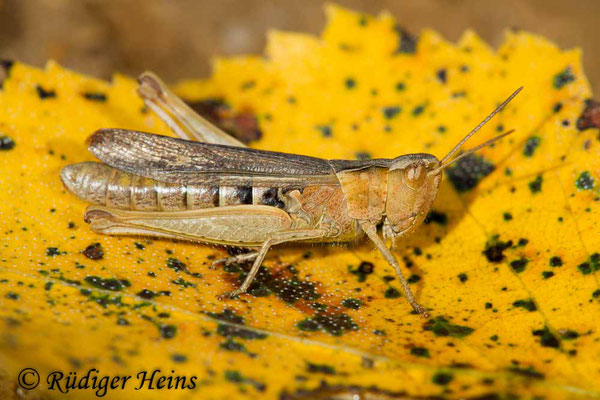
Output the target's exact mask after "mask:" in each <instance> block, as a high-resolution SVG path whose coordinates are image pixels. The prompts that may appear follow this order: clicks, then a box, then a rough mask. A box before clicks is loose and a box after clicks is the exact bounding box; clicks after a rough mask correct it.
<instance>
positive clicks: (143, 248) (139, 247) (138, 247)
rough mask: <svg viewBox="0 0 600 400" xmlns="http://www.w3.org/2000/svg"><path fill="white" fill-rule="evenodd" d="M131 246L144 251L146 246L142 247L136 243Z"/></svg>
mask: <svg viewBox="0 0 600 400" xmlns="http://www.w3.org/2000/svg"><path fill="white" fill-rule="evenodd" d="M133 245H134V246H135V247H136V248H137V249H138V250H145V249H146V246H144V245H143V244H142V243H138V242H133Z"/></svg>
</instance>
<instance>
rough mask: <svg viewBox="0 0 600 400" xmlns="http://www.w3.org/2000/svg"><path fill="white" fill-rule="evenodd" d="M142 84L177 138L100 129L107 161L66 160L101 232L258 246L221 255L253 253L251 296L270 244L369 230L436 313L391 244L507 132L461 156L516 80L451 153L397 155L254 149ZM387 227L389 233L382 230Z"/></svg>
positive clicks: (249, 257)
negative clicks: (449, 178) (452, 175)
mask: <svg viewBox="0 0 600 400" xmlns="http://www.w3.org/2000/svg"><path fill="white" fill-rule="evenodd" d="M139 83H140V84H139V87H138V93H139V95H140V96H141V97H142V98H143V100H144V102H145V104H146V106H147V107H148V108H150V109H151V110H152V111H154V112H155V113H156V114H157V115H158V116H159V117H160V118H161V119H162V120H163V121H164V122H165V123H166V124H167V125H168V126H169V127H170V128H171V129H172V130H173V132H175V134H176V135H177V136H179V138H172V137H166V136H160V135H154V134H149V133H143V132H135V131H129V130H122V129H101V130H98V131H96V132H95V133H94V134H92V135H91V136H90V137H89V138H88V140H87V145H88V148H89V150H90V152H91V153H92V154H94V155H95V156H96V157H97V158H98V159H99V160H101V161H102V162H103V163H98V162H83V163H78V164H73V165H68V166H66V167H65V168H63V169H62V171H61V179H62V181H63V183H64V185H65V186H66V187H67V189H68V190H69V191H71V192H72V193H73V194H75V195H76V196H78V197H79V198H81V199H83V200H85V201H88V202H91V203H94V204H95V205H92V206H89V207H88V208H87V210H86V212H85V216H84V219H85V221H86V222H88V223H89V224H90V227H91V229H92V230H93V231H94V232H98V233H103V234H109V235H145V236H153V237H162V238H171V239H180V240H188V241H194V242H203V243H210V244H218V245H227V246H237V247H243V248H249V249H251V250H252V251H251V252H249V253H245V254H240V255H237V256H233V257H229V258H224V259H221V260H217V261H215V262H214V263H213V266H214V265H216V264H218V263H226V264H231V263H238V262H250V261H253V264H252V268H251V269H250V272H249V273H248V275H247V277H246V278H245V280H244V282H243V283H242V285H241V286H240V287H239V288H238V289H236V290H233V291H232V292H229V293H225V294H223V295H221V296H219V297H220V298H221V299H225V298H231V297H235V296H238V295H240V294H242V293H244V292H245V291H246V290H247V289H248V287H249V286H250V284H251V283H252V280H253V279H254V277H255V276H256V273H257V272H258V269H259V267H260V265H261V264H262V262H263V260H264V258H265V255H266V254H267V252H268V250H269V249H270V248H271V247H272V246H274V245H277V244H280V243H285V242H313V243H315V242H350V241H354V240H356V239H359V238H361V237H363V236H365V235H366V236H367V237H368V238H369V239H370V240H371V241H372V242H373V244H374V245H375V246H376V247H377V249H378V250H379V251H380V252H381V254H382V255H383V257H384V258H385V259H386V260H387V262H388V263H389V264H390V265H391V266H392V267H393V268H394V270H395V271H396V274H397V275H398V278H399V280H400V283H401V284H402V287H403V289H404V292H405V295H406V298H407V300H408V302H409V303H410V305H411V306H412V307H413V309H414V310H415V311H416V312H418V313H420V314H423V315H424V316H427V315H428V313H427V311H426V309H425V308H424V307H422V306H421V305H420V304H418V303H417V301H416V300H415V297H414V295H413V293H412V291H411V289H410V288H409V286H408V283H407V282H406V279H405V278H404V275H403V273H402V270H401V269H400V265H399V263H398V260H397V259H396V257H395V256H394V254H393V253H392V251H391V250H390V249H388V247H387V245H386V241H388V240H390V241H391V242H392V243H393V244H395V243H397V241H398V240H399V239H400V238H403V237H406V236H408V235H410V234H411V232H413V231H415V229H417V228H418V227H419V225H420V224H421V223H422V222H423V220H424V219H425V217H426V215H427V213H428V212H429V210H430V208H431V205H432V203H433V201H434V199H435V197H436V194H437V192H438V187H439V185H440V181H441V179H442V171H443V170H444V169H445V168H446V167H448V165H450V164H452V163H453V162H455V161H457V160H459V159H460V158H461V157H464V156H466V155H468V154H471V153H472V152H474V151H476V150H478V149H480V148H481V147H483V146H487V145H489V144H490V143H492V142H494V141H496V140H498V139H500V138H502V137H504V136H506V135H508V134H509V133H511V132H512V131H511V132H506V133H504V134H502V135H499V136H497V137H495V138H493V139H491V140H489V141H487V142H485V143H483V144H481V145H479V146H477V147H475V148H473V149H470V150H468V151H466V152H463V153H462V154H460V155H458V156H456V157H454V158H453V159H451V158H452V156H453V155H454V154H455V153H456V152H457V151H458V150H459V149H460V148H461V146H462V145H463V144H464V143H465V142H466V141H467V140H468V139H469V138H470V137H471V136H472V135H473V134H474V133H475V132H477V131H478V130H479V129H480V128H481V127H482V126H483V125H485V124H486V123H487V122H488V121H489V120H490V119H491V118H492V117H493V116H494V115H495V114H496V113H498V112H499V111H500V110H501V109H502V108H503V107H505V106H506V104H508V102H510V101H511V100H512V98H513V97H515V96H516V95H517V93H519V91H520V90H521V89H522V88H519V89H517V90H516V91H515V92H514V93H513V94H512V95H511V96H510V97H508V99H506V100H505V101H504V102H503V103H502V104H500V105H499V106H498V107H497V108H496V109H495V110H494V111H493V112H492V113H491V114H490V115H489V116H487V117H486V118H485V119H484V120H483V122H481V123H480V124H479V125H478V126H477V127H475V129H473V130H472V131H471V132H470V133H469V134H467V135H466V136H465V137H464V138H463V139H462V140H461V141H460V142H459V143H458V144H457V145H456V146H455V147H454V148H453V149H452V150H451V151H450V152H449V153H448V154H447V155H446V156H445V157H444V158H442V160H438V159H437V158H436V157H435V156H433V155H431V154H424V153H417V154H407V155H402V156H399V157H396V158H394V159H371V160H365V161H359V160H325V159H321V158H315V157H308V156H301V155H295V154H286V153H279V152H271V151H262V150H255V149H250V148H247V147H246V146H245V145H244V144H243V143H241V142H239V141H238V140H236V139H235V138H233V137H232V136H229V135H228V134H227V133H225V132H223V131H222V130H220V129H219V128H217V127H216V126H214V125H212V124H210V123H209V122H208V121H207V120H205V119H204V118H202V117H201V116H200V115H198V114H196V113H195V112H194V111H193V110H192V109H191V108H189V107H188V106H187V105H186V104H185V103H184V102H183V101H182V100H181V99H179V98H178V97H177V96H175V95H174V94H173V93H172V92H171V91H169V89H168V88H167V87H166V86H165V85H164V83H162V82H161V81H160V80H159V79H158V78H157V77H156V76H154V75H153V74H151V73H148V72H147V73H144V74H142V75H141V76H140V77H139ZM378 226H381V227H382V229H381V230H382V236H383V238H382V237H381V236H380V234H379V233H378V230H377V228H378Z"/></svg>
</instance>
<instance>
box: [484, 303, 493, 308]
mask: <svg viewBox="0 0 600 400" xmlns="http://www.w3.org/2000/svg"><path fill="white" fill-rule="evenodd" d="M492 307H493V305H492V303H490V302H486V303H485V309H486V310H489V309H490V308H492Z"/></svg>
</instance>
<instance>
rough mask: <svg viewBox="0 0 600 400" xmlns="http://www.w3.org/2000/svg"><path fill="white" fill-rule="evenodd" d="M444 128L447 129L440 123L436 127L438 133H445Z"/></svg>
mask: <svg viewBox="0 0 600 400" xmlns="http://www.w3.org/2000/svg"><path fill="white" fill-rule="evenodd" d="M446 130H447V129H446V127H445V126H444V125H440V126H438V127H437V131H438V132H439V133H445V132H446Z"/></svg>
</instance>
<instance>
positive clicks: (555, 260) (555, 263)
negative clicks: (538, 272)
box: [550, 256, 563, 267]
mask: <svg viewBox="0 0 600 400" xmlns="http://www.w3.org/2000/svg"><path fill="white" fill-rule="evenodd" d="M562 265H563V261H562V259H561V258H560V257H558V256H554V257H552V258H551V259H550V266H551V267H562Z"/></svg>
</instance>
